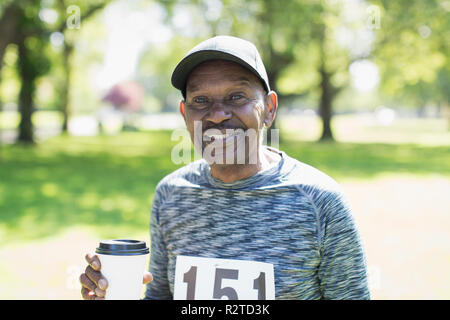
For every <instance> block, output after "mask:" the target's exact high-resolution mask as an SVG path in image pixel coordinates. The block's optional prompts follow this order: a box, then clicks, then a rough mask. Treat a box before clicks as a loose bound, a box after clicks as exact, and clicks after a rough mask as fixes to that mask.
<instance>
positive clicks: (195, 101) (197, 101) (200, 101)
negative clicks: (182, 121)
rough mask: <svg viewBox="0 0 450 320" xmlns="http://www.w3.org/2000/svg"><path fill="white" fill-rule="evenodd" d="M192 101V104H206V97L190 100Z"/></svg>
mask: <svg viewBox="0 0 450 320" xmlns="http://www.w3.org/2000/svg"><path fill="white" fill-rule="evenodd" d="M192 101H193V102H194V103H199V104H202V103H207V102H208V98H206V97H195V98H194V99H192Z"/></svg>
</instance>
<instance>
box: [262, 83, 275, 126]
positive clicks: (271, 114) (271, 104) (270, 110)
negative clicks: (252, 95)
mask: <svg viewBox="0 0 450 320" xmlns="http://www.w3.org/2000/svg"><path fill="white" fill-rule="evenodd" d="M266 103H267V111H266V115H265V118H264V125H265V126H266V128H269V127H270V126H271V125H272V122H273V120H274V119H275V115H276V113H277V107H278V96H277V93H276V92H275V91H270V92H269V93H268V94H267V96H266Z"/></svg>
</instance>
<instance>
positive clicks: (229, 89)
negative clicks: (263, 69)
mask: <svg viewBox="0 0 450 320" xmlns="http://www.w3.org/2000/svg"><path fill="white" fill-rule="evenodd" d="M184 105H185V107H184V115H183V116H184V119H185V121H186V126H187V129H188V131H189V133H190V135H191V139H192V141H193V142H194V145H196V142H195V141H196V139H197V146H200V144H198V141H199V139H201V141H202V143H201V148H202V155H205V154H206V153H208V154H209V152H208V145H210V147H211V146H212V143H214V145H215V146H218V145H219V146H220V145H221V146H223V148H215V149H214V150H213V152H212V153H213V156H214V155H215V156H219V157H220V158H222V163H227V164H231V163H230V162H229V159H231V158H232V159H233V163H239V162H238V161H239V160H238V155H237V153H238V149H239V148H238V146H242V142H243V140H242V139H241V138H242V135H239V134H238V135H233V134H231V133H232V132H236V133H241V134H242V132H244V133H248V135H247V136H246V137H245V149H244V150H245V163H248V162H249V156H250V154H252V153H254V152H257V149H258V148H259V145H260V143H261V134H262V132H263V130H262V129H263V128H264V124H265V123H266V124H268V125H270V124H271V123H272V121H273V117H274V109H275V108H273V112H269V111H268V108H267V107H268V106H267V96H266V92H265V90H264V88H263V86H262V83H261V82H260V81H259V79H258V78H257V77H256V76H255V75H254V74H253V73H251V72H250V71H248V70H247V69H245V68H243V67H241V66H240V65H239V64H236V63H234V62H230V61H224V60H214V61H208V62H204V63H202V64H200V65H199V66H197V67H196V68H195V69H194V71H192V73H191V74H190V75H189V78H188V80H187V84H186V101H185V104H184ZM199 124H200V126H199ZM195 125H197V130H195ZM199 127H201V132H199V130H198V129H199ZM210 129H216V130H210ZM238 129H240V130H238ZM234 130H235V131H234ZM199 134H201V137H199V136H198V135H199ZM195 135H197V136H195ZM253 135H255V137H253ZM252 144H253V145H252ZM210 150H212V149H210ZM239 150H240V151H239V152H241V153H242V150H243V149H242V148H241V149H239ZM197 151H199V150H197ZM226 157H227V158H226ZM225 158H226V159H225ZM216 159H217V157H216Z"/></svg>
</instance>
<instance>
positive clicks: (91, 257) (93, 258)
mask: <svg viewBox="0 0 450 320" xmlns="http://www.w3.org/2000/svg"><path fill="white" fill-rule="evenodd" d="M85 259H86V261H87V263H89V265H90V266H91V267H92V269H94V270H95V271H100V269H101V263H100V259H99V258H98V256H97V255H96V254H92V253H88V254H86V256H85Z"/></svg>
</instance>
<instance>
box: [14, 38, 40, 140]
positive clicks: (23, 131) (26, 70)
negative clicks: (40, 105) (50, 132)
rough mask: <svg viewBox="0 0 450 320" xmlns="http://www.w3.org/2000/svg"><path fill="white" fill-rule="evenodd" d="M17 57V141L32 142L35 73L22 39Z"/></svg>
mask: <svg viewBox="0 0 450 320" xmlns="http://www.w3.org/2000/svg"><path fill="white" fill-rule="evenodd" d="M18 49H19V50H18V51H19V59H18V69H19V75H20V79H21V87H20V93H19V111H20V115H21V119H20V124H19V137H18V141H19V142H24V143H33V142H34V135H33V123H32V121H31V117H32V115H33V111H34V110H33V109H34V107H33V95H34V91H35V80H36V74H35V72H34V68H33V66H32V62H31V61H29V58H30V57H29V56H28V49H27V48H26V47H25V44H24V41H21V42H20V43H19V48H18Z"/></svg>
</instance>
